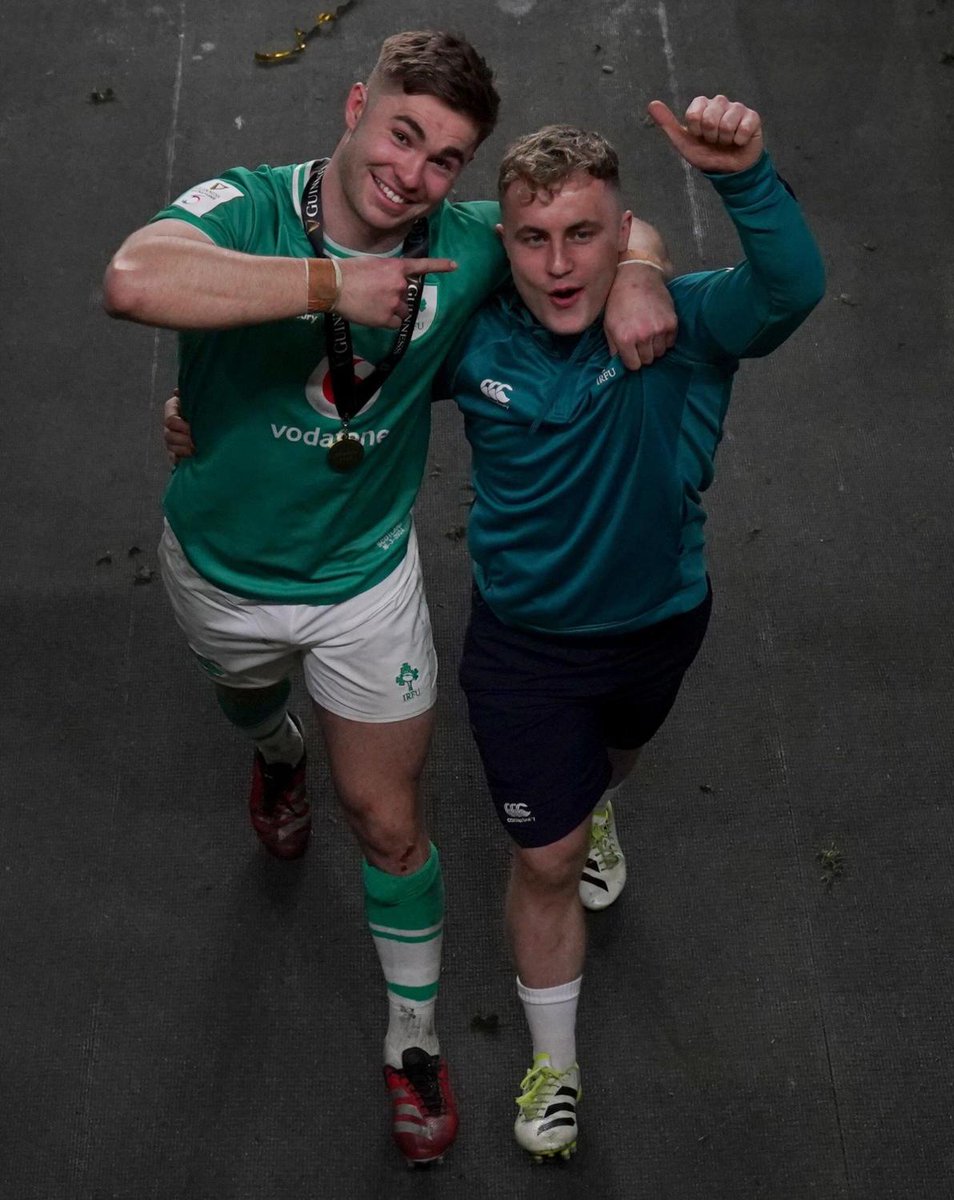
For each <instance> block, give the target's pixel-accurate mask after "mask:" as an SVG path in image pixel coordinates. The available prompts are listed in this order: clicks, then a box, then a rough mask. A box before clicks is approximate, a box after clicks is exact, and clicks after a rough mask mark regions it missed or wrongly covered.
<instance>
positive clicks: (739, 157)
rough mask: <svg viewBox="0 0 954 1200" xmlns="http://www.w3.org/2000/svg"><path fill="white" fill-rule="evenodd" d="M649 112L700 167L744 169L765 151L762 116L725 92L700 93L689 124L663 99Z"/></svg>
mask: <svg viewBox="0 0 954 1200" xmlns="http://www.w3.org/2000/svg"><path fill="white" fill-rule="evenodd" d="M649 115H650V116H651V117H652V119H653V120H654V121H655V122H656V124H657V125H658V126H659V128H660V129H661V130H662V131H663V133H664V134H665V135H666V137H667V138H669V140H670V142H672V144H673V145H674V146H675V147H676V149H677V150H678V151H679V153H680V154H681V155H682V157H683V158H684V159H685V160H686V162H687V163H688V164H689V165H690V166H691V167H695V168H696V169H697V170H699V171H714V172H721V173H723V174H728V173H729V172H732V171H744V170H745V168H746V167H750V166H752V164H753V163H754V162H755V161H756V160H757V159H758V157H759V155H760V154H761V153H762V118H761V117H760V116H759V114H758V113H757V112H756V111H755V109H754V108H746V107H745V105H744V104H739V103H738V101H733V100H728V99H726V97H725V96H696V98H695V100H693V102H692V103H691V104H690V105H689V107H688V108H687V109H686V116H685V122H686V123H685V125H680V124H679V122H678V121H677V120H676V117H675V115H674V114H673V112H672V111H671V109H669V108H668V107H667V106H666V105H665V104H663V102H662V101H661V100H653V101H652V102H651V103H650V105H649Z"/></svg>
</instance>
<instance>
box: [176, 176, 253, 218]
mask: <svg viewBox="0 0 954 1200" xmlns="http://www.w3.org/2000/svg"><path fill="white" fill-rule="evenodd" d="M244 195H245V193H244V192H242V191H240V190H239V189H238V188H237V187H235V186H234V184H231V183H226V182H225V180H224V179H209V180H206V182H205V183H200V184H198V186H197V187H193V188H189V190H188V191H187V192H183V193H182V195H181V196H180V197H179V198H178V200H173V202H172V203H173V204H174V205H175V206H176V207H177V208H184V209H185V210H186V212H190V213H192V214H193V215H194V216H196V217H204V216H205V215H206V213H210V212H211V211H212V209H213V208H218V206H219V205H220V204H224V203H225V202H226V200H234V199H236V197H238V196H244Z"/></svg>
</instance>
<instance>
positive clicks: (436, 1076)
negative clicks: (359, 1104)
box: [384, 1046, 458, 1167]
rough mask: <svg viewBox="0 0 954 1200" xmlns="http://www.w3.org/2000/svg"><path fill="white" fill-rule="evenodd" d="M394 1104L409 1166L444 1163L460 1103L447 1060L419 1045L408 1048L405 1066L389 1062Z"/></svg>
mask: <svg viewBox="0 0 954 1200" xmlns="http://www.w3.org/2000/svg"><path fill="white" fill-rule="evenodd" d="M384 1081H385V1083H386V1084H387V1085H388V1092H389V1094H390V1097H391V1104H392V1107H393V1114H392V1116H393V1124H392V1127H391V1133H392V1136H393V1137H394V1142H395V1145H396V1146H397V1148H398V1149H399V1150H400V1151H401V1153H402V1154H403V1155H404V1157H405V1158H406V1159H407V1165H408V1166H409V1167H414V1166H417V1165H418V1163H430V1162H440V1160H441V1159H442V1158H443V1156H444V1151H445V1150H446V1149H447V1148H448V1147H449V1146H451V1145H452V1144H453V1141H454V1139H455V1138H456V1137H457V1125H458V1120H457V1104H456V1102H455V1100H454V1093H453V1092H452V1091H451V1085H450V1078H449V1077H448V1074H447V1063H446V1062H445V1061H444V1059H443V1058H441V1057H440V1055H438V1054H428V1053H427V1051H426V1050H421V1049H420V1048H419V1047H418V1046H413V1047H411V1049H409V1050H405V1051H404V1053H403V1054H402V1055H401V1066H400V1067H390V1066H387V1065H385V1068H384Z"/></svg>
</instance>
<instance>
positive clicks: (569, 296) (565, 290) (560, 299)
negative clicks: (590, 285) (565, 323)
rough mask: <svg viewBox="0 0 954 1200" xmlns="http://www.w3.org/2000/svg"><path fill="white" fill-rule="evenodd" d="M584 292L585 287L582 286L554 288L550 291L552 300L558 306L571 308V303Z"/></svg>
mask: <svg viewBox="0 0 954 1200" xmlns="http://www.w3.org/2000/svg"><path fill="white" fill-rule="evenodd" d="M582 294H583V289H582V288H581V287H561V288H554V289H553V291H552V292H549V293H548V295H549V297H550V300H551V302H552V303H553V304H555V305H556V306H557V308H569V307H570V305H571V304H573V302H574V301H575V300H576V298H577V296H581V295H582Z"/></svg>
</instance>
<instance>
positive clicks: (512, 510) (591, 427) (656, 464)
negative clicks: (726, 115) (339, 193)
mask: <svg viewBox="0 0 954 1200" xmlns="http://www.w3.org/2000/svg"><path fill="white" fill-rule="evenodd" d="M709 178H710V179H711V182H712V184H713V186H714V187H715V189H716V191H717V192H718V193H719V195H720V196H721V197H722V200H723V202H724V204H725V207H726V210H727V212H728V214H729V216H730V217H731V218H732V220H733V222H734V223H735V226H736V228H737V229H738V233H739V237H740V240H741V242H742V246H743V248H744V251H745V255H746V257H745V260H744V261H742V262H741V263H739V264H738V265H737V266H736V267H734V268H729V269H726V270H721V271H704V272H700V273H698V274H692V275H684V276H682V277H681V278H678V279H675V280H673V281H672V283H671V284H670V292H671V294H672V297H673V300H674V302H675V307H676V313H677V315H678V318H679V333H678V336H677V340H676V344H675V347H674V348H673V349H672V350H671V351H670V352H669V353H668V354H666V355H665V357H663V358H661V359H659V360H657V361H656V362H654V363H653V364H652V365H651V366H649V367H643V369H642V370H640V371H638V372H630V371H626V370H625V369H624V368H623V366H622V364H621V362H620V360H619V359H618V358H617V357H612V356H611V355H610V353H609V350H608V348H607V344H606V339H605V337H604V335H603V330H602V325H601V323H599V322H597V323H595V324H594V325H592V326H591V327H590V328H589V329H587V330H586V331H585V332H584V333H582V334H580V335H577V336H572V337H567V336H561V335H556V334H553V333H550V332H549V331H548V330H546V329H544V328H543V327H542V326H541V325H540V324H538V323H537V321H536V320H535V319H534V318H533V317H532V316H531V314H530V313H529V311H528V310H527V309H526V308H525V307H524V305H523V304H522V302H521V301H520V299H519V297H518V296H517V294H516V292H515V291H514V290H513V288H512V287H509V288H506V289H505V290H502V291H501V292H500V293H499V294H498V295H497V296H495V297H494V298H493V299H492V300H490V301H489V302H488V303H487V304H486V305H485V306H484V307H483V308H482V309H481V311H480V313H479V314H478V316H477V318H476V319H475V321H474V322H473V323H472V325H471V326H470V328H469V330H468V332H467V333H466V334H465V335H464V336H463V337H462V339H461V341H460V343H459V344H458V347H457V348H455V351H454V352H453V354H452V356H451V360H450V365H449V375H448V378H449V387H448V390H447V392H446V393H445V394H448V395H452V396H454V397H455V398H456V400H457V403H458V404H459V406H460V408H461V409H462V410H463V413H464V417H465V425H466V432H467V437H468V440H469V441H470V444H471V447H472V450H473V481H474V489H475V500H474V506H473V510H472V513H471V518H470V525H469V531H468V536H469V542H470V551H471V555H472V557H473V561H474V575H475V579H476V583H477V587H478V588H479V590H480V593H481V595H482V596H483V597H484V598H485V599H486V601H487V603H488V604H489V605H490V607H491V608H492V609H493V611H494V612H495V614H496V615H497V616H498V617H499V618H500V620H502V621H503V622H505V623H506V624H509V625H513V626H517V627H521V628H526V629H532V630H537V631H540V632H544V633H556V634H570V635H572V634H577V635H585V634H607V635H612V634H617V633H626V632H629V631H632V630H636V629H640V628H642V627H644V626H648V625H652V624H654V623H656V622H658V621H661V620H664V619H666V618H667V617H671V616H674V615H676V614H678V613H681V612H686V611H688V610H689V609H691V608H693V607H695V606H696V605H697V604H699V603H701V601H702V600H703V599H704V597H705V592H706V567H705V560H704V537H703V523H704V521H705V513H704V511H703V509H702V504H701V500H700V496H701V493H702V492H703V491H705V489H706V488H707V487H708V486H709V484H710V483H711V482H712V477H713V459H714V456H715V452H716V448H717V446H718V444H719V441H720V438H721V434H722V423H723V420H724V418H725V414H726V409H727V407H728V404H729V394H730V390H731V386H732V377H733V374H734V372H735V370H736V368H737V366H738V362H739V359H740V358H745V357H753V356H756V355H762V354H767V353H769V351H771V350H773V349H774V348H775V347H776V346H778V345H779V344H780V343H781V342H783V341H784V340H785V338H787V337H788V336H789V334H791V333H792V331H793V330H794V329H796V327H797V326H798V325H799V324H800V323H801V322H802V321H803V320H804V319H805V317H806V316H807V315H808V313H809V312H810V311H811V309H812V308H813V307H814V306H815V305H816V304H817V303H818V301H819V300H820V298H821V296H822V294H823V292H824V269H823V266H822V262H821V258H820V255H819V252H818V248H817V246H816V245H815V242H814V239H813V238H812V235H811V233H810V232H809V230H808V228H807V226H806V224H805V221H804V219H803V217H802V213H801V210H800V208H799V206H798V204H797V203H796V202H795V200H794V199H793V198H792V196H791V195H790V194H789V192H788V191H787V190H786V189H785V187H784V186H783V185H782V184H781V183H780V182H779V180H778V177H777V175H776V173H775V170H774V168H773V166H772V163H771V161H770V159H769V158H768V156H767V155H763V156H762V157H761V158H760V160H759V161H758V162H757V163H755V164H754V165H753V166H752V167H750V168H748V169H747V170H745V171H740V172H738V173H736V174H731V175H711V176H709Z"/></svg>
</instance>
